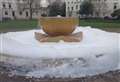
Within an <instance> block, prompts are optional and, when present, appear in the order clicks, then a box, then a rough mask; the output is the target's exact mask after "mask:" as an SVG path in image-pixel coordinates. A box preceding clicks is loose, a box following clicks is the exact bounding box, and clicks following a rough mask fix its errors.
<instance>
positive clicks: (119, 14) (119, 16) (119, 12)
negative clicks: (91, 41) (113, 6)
mask: <svg viewBox="0 0 120 82" xmlns="http://www.w3.org/2000/svg"><path fill="white" fill-rule="evenodd" d="M111 16H112V17H116V18H117V19H120V9H117V10H115V11H114V12H113V13H112V14H111Z"/></svg>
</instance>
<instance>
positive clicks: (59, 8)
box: [49, 0, 66, 16]
mask: <svg viewBox="0 0 120 82" xmlns="http://www.w3.org/2000/svg"><path fill="white" fill-rule="evenodd" d="M58 1H60V0H57V1H55V2H53V3H52V4H51V5H50V6H49V16H57V15H61V16H65V15H66V4H65V3H61V2H58Z"/></svg>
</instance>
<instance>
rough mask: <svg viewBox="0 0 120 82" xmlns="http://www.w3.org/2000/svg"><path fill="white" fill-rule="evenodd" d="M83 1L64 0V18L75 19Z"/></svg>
mask: <svg viewBox="0 0 120 82" xmlns="http://www.w3.org/2000/svg"><path fill="white" fill-rule="evenodd" d="M83 1H84V0H65V3H66V16H67V17H68V16H74V17H77V16H78V15H79V10H80V5H81V4H82V2H83Z"/></svg>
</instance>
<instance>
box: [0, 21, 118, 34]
mask: <svg viewBox="0 0 120 82" xmlns="http://www.w3.org/2000/svg"><path fill="white" fill-rule="evenodd" d="M80 25H81V26H92V27H94V28H100V29H104V30H108V31H115V32H120V20H103V19H81V20H80ZM36 28H38V22H37V20H12V21H3V22H0V32H8V31H20V30H29V29H36Z"/></svg>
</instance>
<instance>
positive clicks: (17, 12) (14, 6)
mask: <svg viewBox="0 0 120 82" xmlns="http://www.w3.org/2000/svg"><path fill="white" fill-rule="evenodd" d="M40 1H41V0H36V4H37V6H38V9H34V12H33V14H32V17H33V18H38V17H40V16H41V14H43V11H42V8H41V7H40ZM24 3H26V0H0V20H2V19H3V20H6V19H29V18H30V12H29V9H27V8H26V9H24V10H23V9H21V8H22V7H23V6H24ZM50 3H51V2H50ZM36 4H35V5H34V6H35V8H36ZM25 6H26V5H25ZM28 6H29V5H28ZM44 12H45V11H44ZM46 12H47V11H46Z"/></svg>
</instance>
